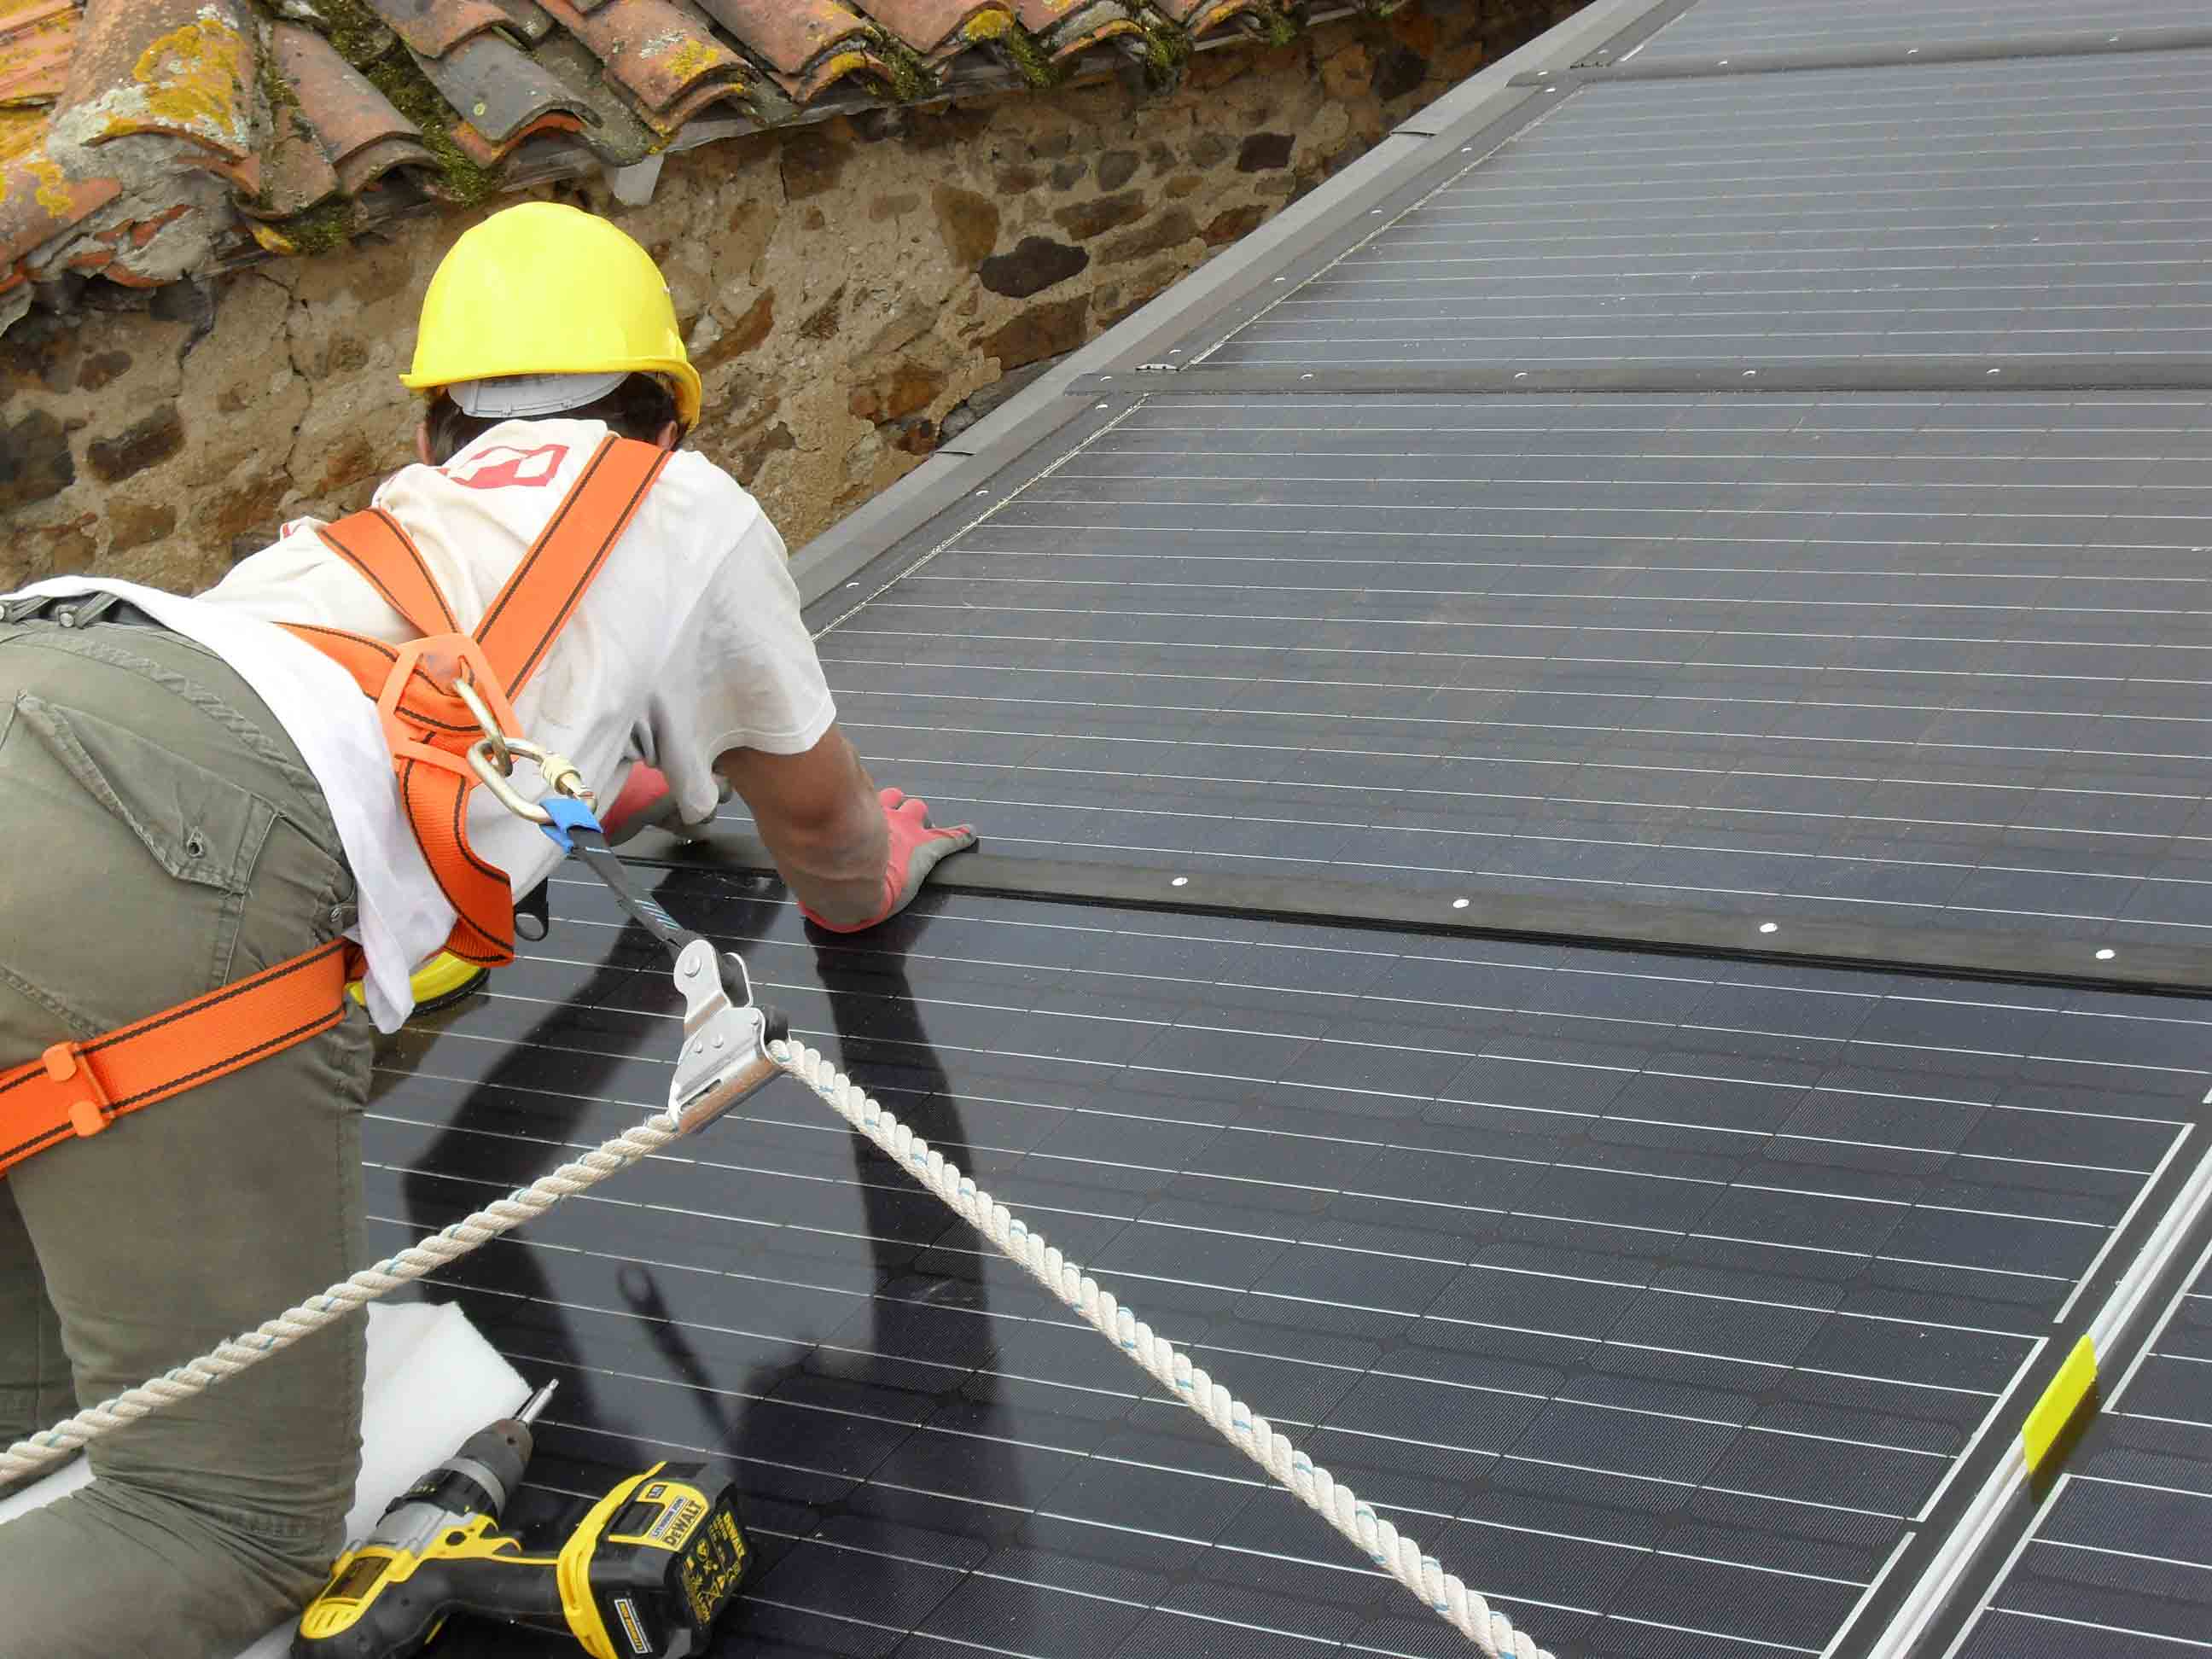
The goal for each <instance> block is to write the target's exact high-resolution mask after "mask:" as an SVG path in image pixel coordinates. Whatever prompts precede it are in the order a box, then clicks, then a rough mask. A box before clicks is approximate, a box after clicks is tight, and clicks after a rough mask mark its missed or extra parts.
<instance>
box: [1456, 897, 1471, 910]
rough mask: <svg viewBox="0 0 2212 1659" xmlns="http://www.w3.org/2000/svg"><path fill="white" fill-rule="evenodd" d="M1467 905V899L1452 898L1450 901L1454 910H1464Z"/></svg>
mask: <svg viewBox="0 0 2212 1659" xmlns="http://www.w3.org/2000/svg"><path fill="white" fill-rule="evenodd" d="M1467 906H1468V901H1467V900H1465V899H1454V900H1453V901H1452V908H1453V909H1455V910H1464V909H1466V908H1467Z"/></svg>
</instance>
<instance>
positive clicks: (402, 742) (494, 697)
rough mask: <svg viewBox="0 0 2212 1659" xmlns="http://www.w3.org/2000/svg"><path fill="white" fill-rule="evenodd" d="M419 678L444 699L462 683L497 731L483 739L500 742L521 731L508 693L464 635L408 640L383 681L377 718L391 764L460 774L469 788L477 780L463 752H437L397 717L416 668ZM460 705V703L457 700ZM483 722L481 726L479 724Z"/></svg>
mask: <svg viewBox="0 0 2212 1659" xmlns="http://www.w3.org/2000/svg"><path fill="white" fill-rule="evenodd" d="M418 668H419V669H420V670H421V671H422V677H423V678H425V679H427V680H428V681H429V683H430V684H432V685H433V686H435V688H436V689H437V690H440V691H441V692H443V693H444V694H445V695H446V696H449V697H453V696H455V695H456V694H455V692H454V690H453V687H454V686H455V685H456V684H465V685H466V686H467V687H468V688H469V690H471V691H473V692H475V693H476V694H477V696H479V697H481V698H482V699H483V702H484V704H485V705H486V707H487V708H488V709H489V712H490V714H491V717H492V720H493V721H494V722H495V724H496V725H497V726H498V728H499V729H498V730H497V731H492V730H489V728H487V731H486V735H487V736H489V737H491V738H495V739H496V740H501V741H504V739H505V738H507V737H511V736H513V734H514V732H516V731H518V730H519V729H520V727H519V726H518V725H517V723H516V720H515V718H514V709H513V706H512V705H511V704H509V702H507V694H506V692H505V691H504V690H501V687H500V683H499V676H498V674H497V673H496V672H495V671H494V670H493V668H492V665H491V662H490V659H489V658H487V657H486V656H485V655H484V649H483V645H482V644H480V643H479V642H478V641H476V640H474V639H472V638H471V637H470V636H469V635H466V634H434V635H430V636H429V637H428V638H426V639H419V640H412V641H409V642H408V643H407V644H405V645H403V646H401V647H399V655H398V660H397V661H395V662H394V663H393V664H392V671H391V673H390V674H389V675H387V676H386V678H385V682H384V690H383V694H382V695H381V696H379V697H378V698H377V700H376V713H377V718H378V719H379V720H380V721H381V722H382V723H383V726H384V740H385V742H386V744H389V745H390V747H391V750H392V755H393V757H395V759H397V758H399V757H404V758H407V759H410V760H417V761H421V762H422V763H424V764H425V765H428V766H435V767H438V768H440V769H441V770H444V771H447V772H453V773H458V774H459V775H460V776H461V777H462V778H464V779H465V780H466V781H469V782H470V783H474V782H475V781H476V775H475V774H474V773H473V772H472V771H471V769H470V767H469V763H468V761H467V759H466V757H465V750H464V751H462V752H460V753H456V752H454V751H453V750H445V749H439V748H435V747H433V746H432V745H431V744H427V743H425V742H423V741H422V739H421V738H420V737H419V736H418V735H417V734H416V732H414V731H413V730H411V729H410V727H409V726H408V724H407V721H406V718H405V716H404V714H401V712H400V708H399V705H400V702H401V701H402V700H403V699H404V696H406V692H407V686H408V683H409V681H410V679H411V678H413V677H414V675H415V672H416V670H417V669H418ZM456 700H458V699H456ZM481 723H482V722H481V721H479V724H481Z"/></svg>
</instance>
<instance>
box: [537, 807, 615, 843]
mask: <svg viewBox="0 0 2212 1659" xmlns="http://www.w3.org/2000/svg"><path fill="white" fill-rule="evenodd" d="M538 805H540V806H541V807H543V808H544V810H545V816H546V817H549V818H550V819H552V820H553V821H552V822H551V823H541V824H539V825H538V828H539V829H542V830H544V832H545V837H546V839H547V840H548V841H550V842H552V843H553V844H554V845H555V846H556V847H557V848H560V849H561V850H562V852H563V853H573V852H574V851H575V850H576V843H575V842H573V841H571V840H570V839H569V836H570V835H571V834H572V833H573V832H574V831H575V830H578V829H588V830H590V831H591V832H592V834H594V835H603V834H605V830H604V829H601V828H600V825H599V817H598V816H597V815H596V814H595V813H593V812H592V809H591V808H590V807H588V806H586V805H584V803H583V802H581V801H580V800H572V799H569V798H568V796H566V795H557V794H556V795H548V796H546V797H545V799H543V800H541V801H539V802H538Z"/></svg>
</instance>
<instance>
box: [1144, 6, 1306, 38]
mask: <svg viewBox="0 0 2212 1659" xmlns="http://www.w3.org/2000/svg"><path fill="white" fill-rule="evenodd" d="M1152 3H1153V4H1154V5H1156V6H1158V8H1159V9H1161V10H1162V11H1164V12H1165V13H1166V14H1167V15H1168V17H1169V19H1170V21H1173V22H1176V23H1179V24H1181V25H1182V27H1184V28H1186V29H1188V30H1189V31H1190V33H1193V34H1208V33H1212V31H1213V30H1215V29H1218V28H1219V27H1221V26H1222V25H1223V24H1224V23H1226V22H1227V21H1229V20H1230V19H1231V18H1232V17H1235V16H1237V15H1239V14H1240V13H1246V12H1249V13H1251V14H1253V15H1255V16H1262V17H1264V16H1267V15H1270V14H1273V12H1274V11H1275V10H1276V8H1275V7H1273V6H1272V5H1270V4H1268V3H1267V0H1152Z"/></svg>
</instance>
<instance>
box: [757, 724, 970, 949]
mask: <svg viewBox="0 0 2212 1659" xmlns="http://www.w3.org/2000/svg"><path fill="white" fill-rule="evenodd" d="M714 769H715V770H716V771H717V772H719V773H720V774H721V775H722V776H723V777H724V778H726V780H728V781H729V783H730V785H731V787H733V788H734V789H735V790H736V791H737V792H738V795H739V796H741V797H742V798H743V799H744V803H745V805H746V806H747V807H749V808H750V809H751V811H752V815H753V822H754V823H755V824H756V825H757V827H758V828H759V829H760V836H761V840H762V841H763V842H765V843H766V844H767V847H768V850H769V856H771V857H772V858H774V859H775V867H776V868H777V869H778V870H779V871H781V872H782V875H783V878H784V880H785V882H786V883H787V884H789V886H790V888H791V890H792V891H793V894H795V895H796V896H797V897H798V899H799V908H801V909H802V910H804V911H805V913H806V915H807V917H808V919H809V920H810V921H815V922H817V923H819V924H820V925H822V926H823V927H828V928H829V929H831V930H832V931H834V932H836V933H857V932H859V931H860V929H861V928H863V927H873V926H874V925H875V924H876V923H878V922H879V921H884V920H886V919H887V918H889V917H890V916H892V915H896V914H897V913H898V912H899V911H901V910H902V909H904V908H906V906H907V904H908V902H910V901H911V900H912V899H913V897H914V896H915V893H916V892H917V891H919V890H921V884H922V881H923V880H924V878H927V876H928V874H929V872H931V871H932V870H933V869H934V868H936V866H937V863H938V860H940V859H942V858H944V857H945V855H946V854H950V853H957V852H958V851H960V849H961V848H965V847H973V846H974V845H975V833H974V832H973V831H972V830H970V829H968V828H967V827H966V826H964V825H963V826H961V827H959V828H957V829H938V828H936V827H934V826H933V825H932V824H931V823H930V822H929V808H928V807H927V805H925V804H924V803H922V802H921V801H918V800H908V799H906V797H905V796H903V795H902V794H901V793H899V792H898V791H897V790H896V789H884V790H880V791H879V790H878V789H877V787H876V786H875V783H874V782H873V781H872V780H871V779H870V778H869V776H868V772H867V769H866V767H864V766H862V765H861V764H860V756H859V755H857V754H855V753H854V750H853V745H852V744H850V743H848V741H847V740H846V738H845V734H844V733H843V732H841V731H839V730H838V729H837V727H836V726H831V727H830V728H829V731H828V732H826V733H825V734H823V738H822V740H821V741H820V742H819V743H817V744H815V745H814V747H812V748H811V749H809V750H805V751H804V752H802V753H799V754H796V755H772V754H769V753H768V752H766V751H765V750H758V749H732V750H729V751H728V752H726V753H725V754H724V755H722V756H721V757H720V758H718V759H717V760H716V761H715V763H714Z"/></svg>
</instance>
